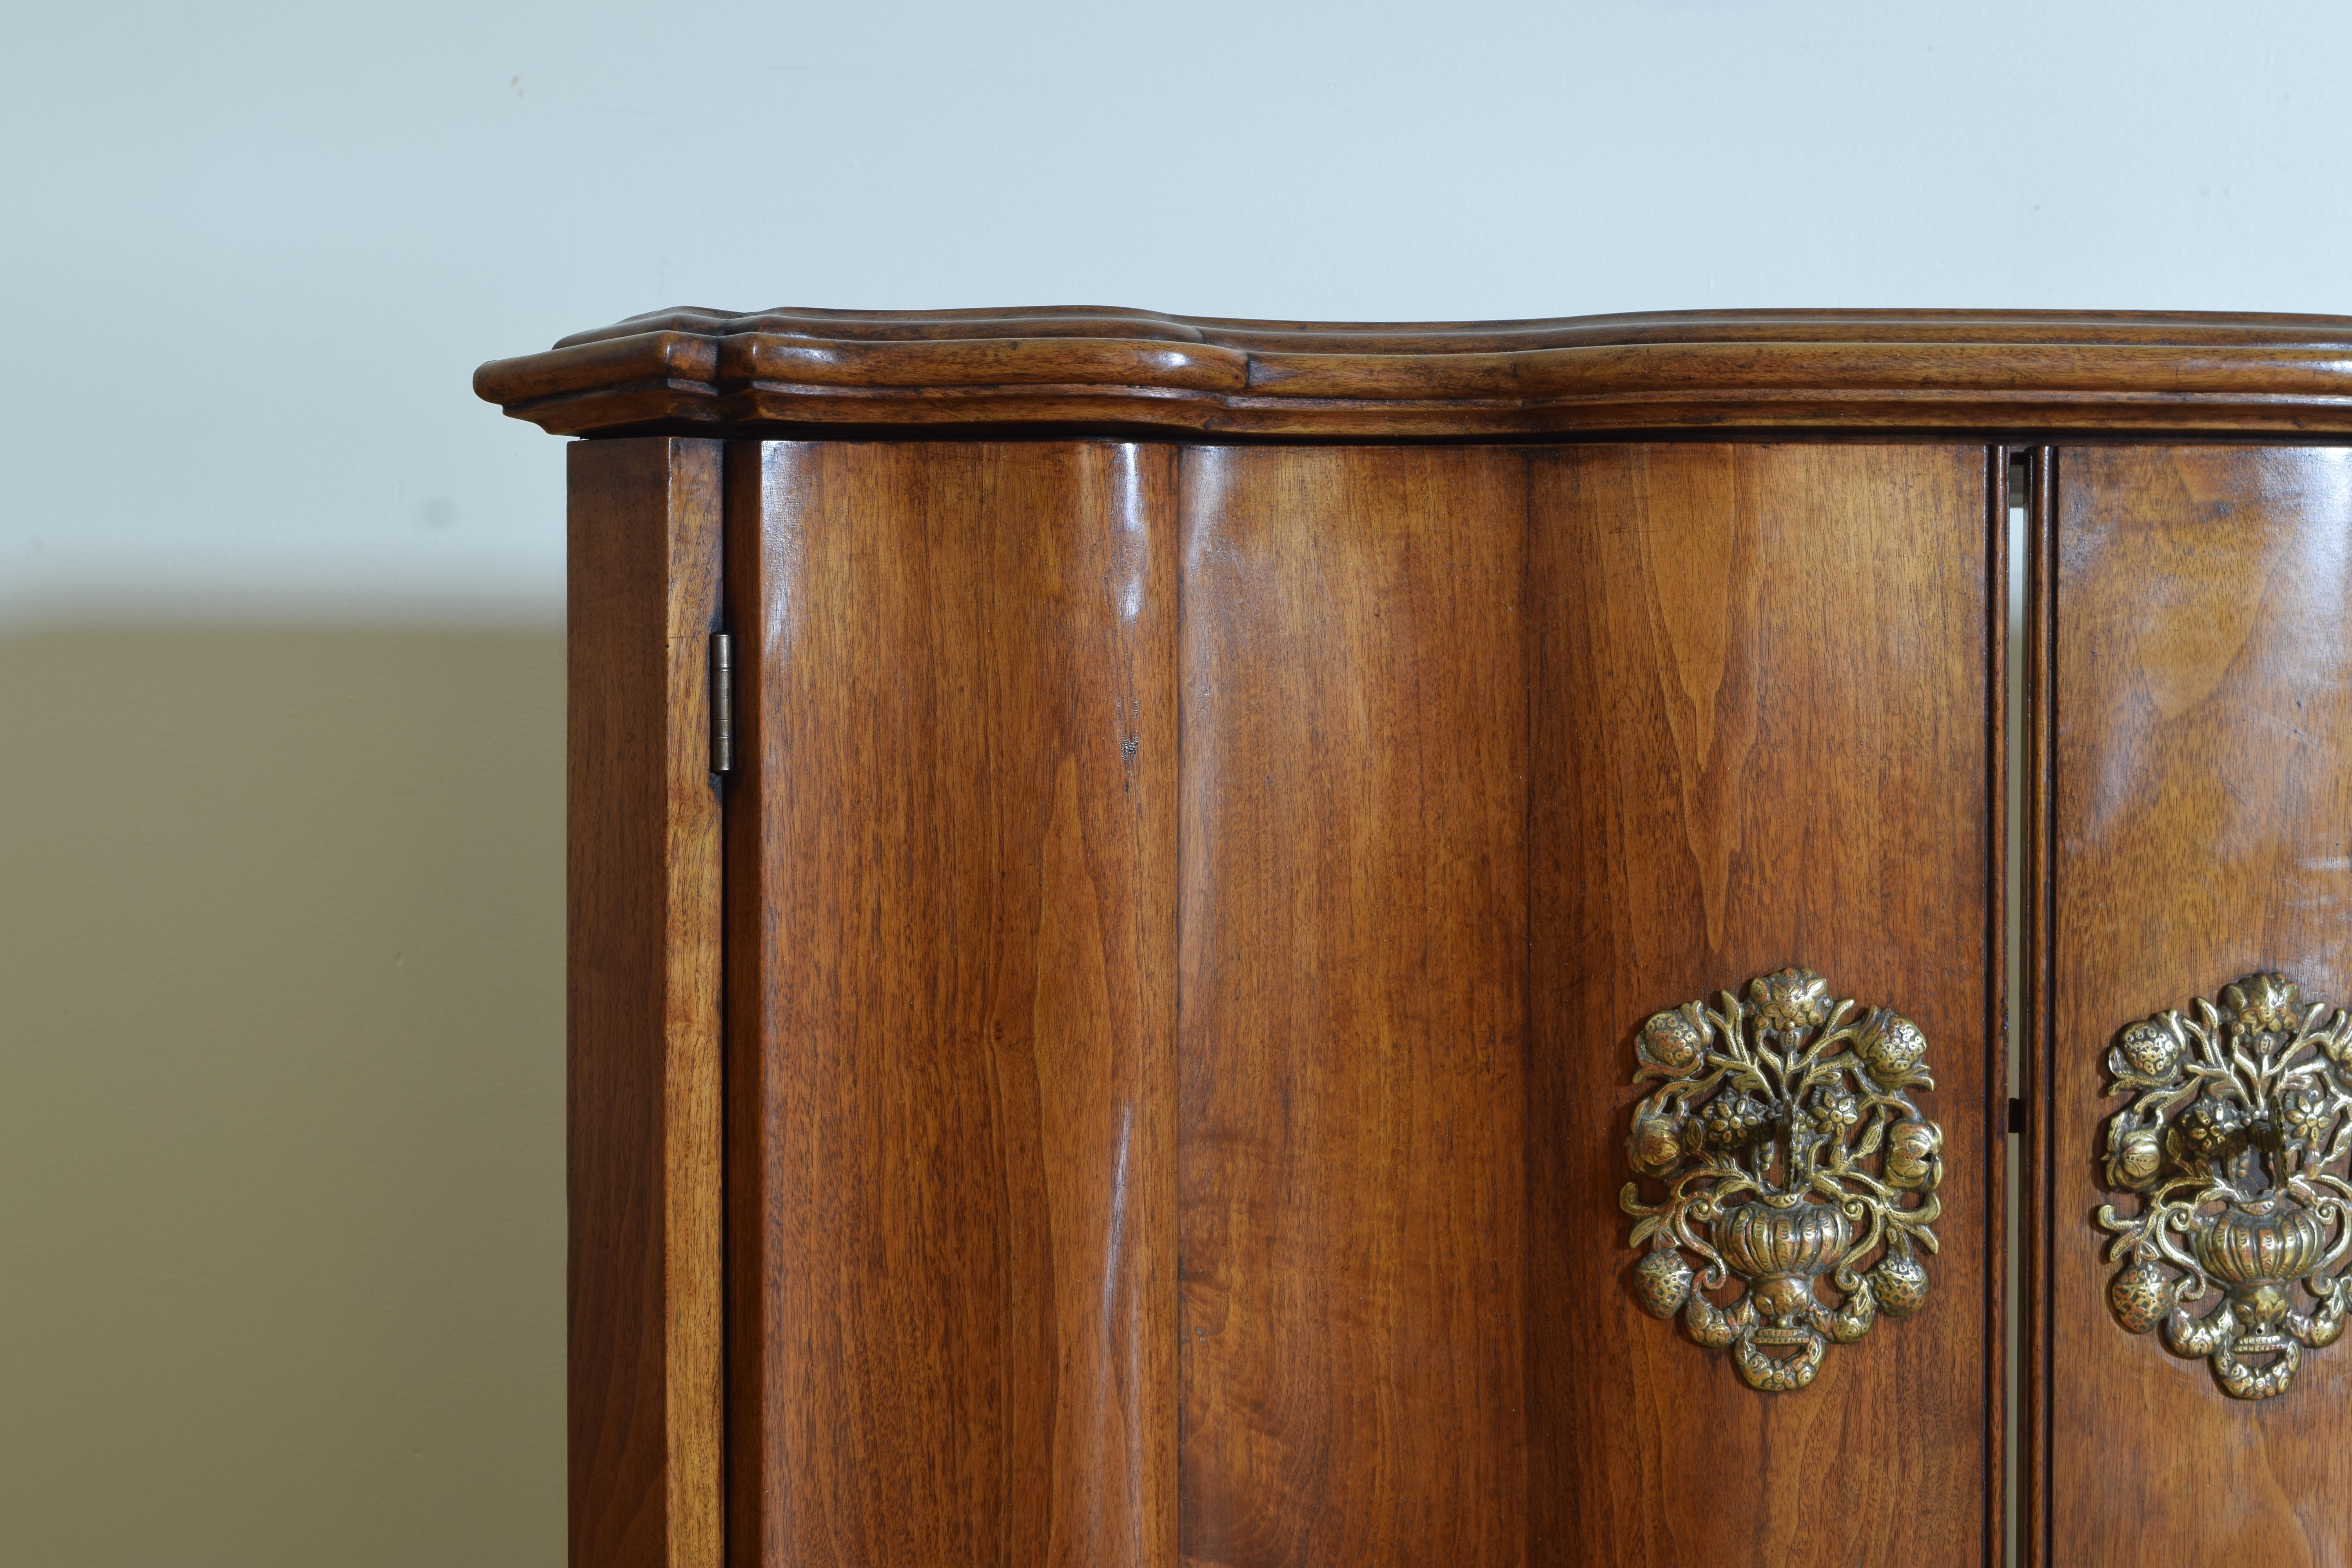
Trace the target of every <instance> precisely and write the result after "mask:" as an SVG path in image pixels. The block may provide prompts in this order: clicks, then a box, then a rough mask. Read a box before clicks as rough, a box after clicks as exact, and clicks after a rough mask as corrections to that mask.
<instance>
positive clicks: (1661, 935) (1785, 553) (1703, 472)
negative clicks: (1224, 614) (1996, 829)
mask: <svg viewBox="0 0 2352 1568" xmlns="http://www.w3.org/2000/svg"><path fill="white" fill-rule="evenodd" d="M1534 463H1535V467H1534V475H1533V481H1532V483H1533V494H1532V518H1533V521H1532V528H1531V535H1530V542H1529V547H1528V548H1529V592H1528V616H1529V620H1530V629H1529V646H1530V650H1531V658H1530V665H1531V672H1532V683H1531V690H1532V696H1531V699H1530V701H1531V721H1532V742H1531V752H1530V754H1531V769H1532V786H1531V790H1532V802H1533V805H1532V815H1531V823H1530V827H1529V858H1530V861H1531V865H1532V878H1531V888H1532V897H1531V915H1530V920H1531V926H1532V931H1531V935H1532V959H1531V970H1532V973H1531V1004H1530V1012H1529V1019H1530V1029H1529V1036H1530V1050H1529V1056H1528V1150H1529V1155H1528V1210H1529V1215H1528V1358H1529V1376H1528V1419H1529V1422H1530V1426H1531V1435H1530V1459H1529V1468H1530V1489H1529V1496H1530V1503H1529V1507H1530V1511H1531V1519H1530V1525H1531V1531H1530V1541H1531V1543H1532V1551H1531V1553H1530V1555H1531V1559H1532V1560H1533V1561H1534V1562H1537V1563H1557V1564H1569V1563H1580V1564H1617V1563H1706V1564H1711V1565H1724V1564H1735V1563H1737V1564H1749V1563H1753V1564H1759V1565H1763V1564H1778V1563H1906V1564H1914V1565H1918V1568H1926V1565H1927V1564H1953V1565H1957V1564H1960V1563H1969V1564H1976V1563H1982V1562H1984V1561H1985V1560H1986V1555H1987V1552H1988V1550H1989V1549H1991V1550H1997V1548H1990V1543H1989V1542H1988V1539H1987V1535H1986V1528H1985V1521H1986V1518H1987V1511H1988V1510H1987V1506H1986V1503H1987V1499H1986V1474H1985V1465H1986V1462H1987V1458H1988V1455H1989V1448H1988V1444H1987V1436H1986V1434H1987V1429H1988V1424H1989V1422H1990V1420H1992V1419H1996V1418H1997V1413H1996V1412H1994V1411H1992V1410H1990V1409H1989V1408H1988V1405H1989V1391H1988V1380H1987V1368H1986V1363H1985V1358H1986V1357H1987V1355H1988V1354H1989V1353H1990V1349H1991V1342H1990V1331H1991V1325H1992V1323H1993V1321H1994V1316H1993V1308H1994V1303H1992V1302H1991V1300H1990V1299H1989V1290H1988V1287H1989V1283H1990V1282H1989V1279H1988V1276H1987V1268H1986V1264H1985V1258H1986V1248H1987V1244H1988V1241H1989V1239H1990V1238H1989V1237H1987V1234H1986V1227H1987V1226H1988V1225H1989V1224H1990V1223H1991V1216H1990V1215H1989V1212H1988V1209H1989V1198H1990V1188H1989V1187H1988V1184H1987V1173H1986V1172H1985V1170H1984V1169H1983V1167H1982V1163H1981V1151H1982V1150H1983V1149H1984V1148H1985V1147H1986V1144H1987V1142H1988V1131H1987V1127H1986V1120H1985V1119H1986V1115H1987V1112H1988V1109H1989V1106H1990V1103H1991V1100H1990V1095H1991V1094H1992V1093H1993V1092H1995V1091H1994V1090H1993V1089H1990V1086H1988V1084H1987V1082H1986V1074H1985V1062H1986V1060H1987V1055H1988V1053H1987V1050H1986V1045H1987V1040H1986V1028H1987V1021H1988V1018H1989V1016H1990V1001H1991V998H1992V996H1993V995H1994V994H1995V993H1994V986H1995V984H1996V983H1997V982H1996V970H1997V966H1998V963H1999V959H1998V955H1997V954H1996V953H1995V952H1991V951H1989V948H1988V942H1987V932H1988V929H1989V927H1988V921H1987V911H1988V900H1989V899H1990V896H1991V894H1990V886H1989V884H1990V878H1991V874H1992V862H1991V856H1990V840H1989V823H1990V800H1989V799H1988V776H1989V761H1990V757H1989V747H1988V718H1989V713H1988V706H1989V695H1988V693H1989V669H1990V664H1989V660H1990V648H1989V647H1988V646H1987V637H1988V627H1989V626H1990V618H1989V606H1988V595H1989V593H1990V588H1991V565H1992V562H1993V556H1992V554H1991V553H1990V552H1991V550H1992V548H1993V546H1992V543H1991V541H1990V538H1989V537H1988V533H1989V530H1988V490H1987V459H1986V453H1985V449H1984V448H1983V447H1975V446H1969V447H1961V446H1924V445H1922V446H1884V447H1879V446H1863V445H1835V446H1829V445H1824V446H1764V445H1741V446H1729V445H1722V446H1717V445H1699V444H1674V445H1647V446H1643V445H1628V446H1618V447H1563V448H1558V449H1554V450H1550V451H1547V452H1544V453H1541V454H1538V456H1537V457H1536V458H1535V459H1534ZM1790 964H1795V965H1800V966H1803V967H1806V968H1810V969H1812V970H1814V971H1816V972H1818V973H1821V974H1822V975H1824V976H1826V977H1827V978H1828V980H1829V982H1830V984H1831V986H1832V995H1834V996H1837V997H1854V998H1858V999H1860V1000H1861V1001H1863V1002H1864V1003H1865V1004H1870V1003H1877V1004H1883V1005H1888V1006H1892V1007H1895V1009H1897V1010H1898V1011H1900V1012H1902V1013H1903V1014H1905V1015H1906V1016H1909V1017H1911V1018H1912V1019H1914V1020H1916V1022H1917V1023H1918V1024H1919V1026H1921V1028H1922V1029H1923V1030H1924V1031H1925V1032H1926V1035H1927V1043H1928V1049H1927V1061H1928V1063H1929V1065H1930V1067H1931V1068H1932V1069H1933V1071H1934V1076H1935V1082H1936V1088H1935V1089H1934V1090H1933V1091H1931V1092H1928V1093H1926V1094H1925V1095H1924V1096H1923V1098H1922V1100H1921V1110H1923V1111H1924V1112H1925V1113H1926V1114H1927V1116H1929V1117H1930V1118H1932V1119H1933V1120H1935V1121H1937V1122H1939V1123H1940V1124H1941V1125H1942V1127H1943V1130H1944V1135H1945V1136H1944V1151H1945V1154H1944V1159H1945V1175H1944V1179H1943V1185H1942V1190H1941V1194H1940V1195H1941V1199H1942V1205H1943V1212H1942V1215H1941V1217H1940V1218H1939V1219H1937V1221H1936V1223H1935V1231H1936V1234H1937V1237H1938V1238H1939V1240H1940V1242H1941V1247H1940V1249H1939V1250H1938V1251H1937V1252H1936V1253H1935V1254H1934V1255H1933V1256H1930V1257H1927V1258H1925V1261H1926V1263H1927V1270H1928V1277H1929V1282H1930V1283H1929V1294H1928V1297H1927V1302H1926V1304H1925V1306H1924V1307H1923V1308H1922V1309H1921V1310H1919V1311H1918V1313H1917V1314H1916V1316H1914V1317H1911V1318H1908V1319H1905V1320H1902V1321H1894V1320H1891V1319H1887V1318H1881V1319H1880V1321H1878V1323H1877V1324H1876V1326H1875V1327H1874V1328H1873V1329H1872V1331H1870V1333H1869V1334H1868V1336H1867V1337H1866V1338H1864V1339H1863V1340H1861V1341H1860V1342H1856V1343H1853V1344H1845V1345H1832V1347H1830V1349H1829V1351H1828V1353H1827V1355H1826V1358H1825V1360H1824V1362H1823V1363H1822V1369H1821V1371H1820V1373H1819V1375H1818V1377H1817V1378H1816V1380H1815V1381H1814V1382H1813V1384H1811V1386H1810V1387H1808V1388H1804V1389H1801V1390H1798V1391H1794V1392H1790V1393H1783V1394H1764V1393H1759V1392H1756V1391H1753V1390H1751V1389H1749V1388H1748V1387H1747V1386H1745V1385H1744V1384H1742V1383H1741V1382H1740V1380H1739V1378H1738V1375H1736V1373H1735V1371H1734V1368H1733V1367H1732V1365H1731V1364H1730V1363H1729V1358H1728V1355H1727V1352H1721V1351H1709V1350H1705V1349H1702V1348H1700V1347H1699V1346H1698V1345H1696V1344H1695V1343H1694V1342H1692V1341H1691V1340H1690V1339H1689V1338H1688V1337H1687V1336H1686V1335H1685V1332H1684V1331H1683V1328H1682V1326H1681V1324H1680V1322H1679V1321H1664V1322H1662V1321H1657V1320H1655V1319H1653V1318H1651V1317H1649V1316H1647V1315H1646V1314H1645V1313H1644V1312H1643V1310H1641V1309H1640V1307H1639V1306H1638V1305H1637V1304H1636V1302H1635V1300H1634V1297H1633V1290H1632V1279H1631V1273H1632V1269H1633V1265H1634V1263H1635V1262H1636V1261H1637V1260H1638V1259H1639V1258H1640V1257H1641V1256H1642V1253H1641V1252H1640V1251H1637V1250H1636V1249H1634V1248H1633V1247H1631V1246H1629V1245H1628V1231H1629V1226H1630V1225H1631V1223H1632V1222H1631V1220H1630V1219H1629V1218H1628V1217H1627V1216H1626V1215H1623V1214H1622V1213H1621V1212H1620V1211H1619V1208H1618V1194H1619V1190H1620V1189H1621V1188H1622V1186H1624V1185H1625V1184H1626V1183H1627V1182H1628V1181H1629V1180H1630V1178H1631V1176H1632V1173H1631V1171H1630V1170H1629V1169H1628V1166H1627V1161H1626V1144H1627V1133H1628V1131H1629V1130H1630V1126H1631V1115H1632V1110H1633V1105H1634V1103H1635V1102H1636V1101H1637V1100H1639V1099H1640V1098H1641V1097H1642V1095H1643V1092H1645V1090H1646V1089H1649V1088H1652V1087H1654V1083H1644V1084H1643V1085H1638V1086H1637V1085H1636V1084H1634V1083H1633V1069H1634V1067H1635V1058H1634V1053H1633V1038H1634V1034H1635V1031H1636V1030H1637V1029H1639V1028H1640V1026H1641V1025H1642V1023H1643V1020H1644V1019H1646V1018H1647V1017H1649V1016H1651V1015H1652V1014H1654V1013H1656V1012H1658V1011H1660V1010H1662V1009H1666V1008H1671V1007H1674V1006H1676V1005H1679V1004H1681V1003H1684V1002H1686V1001H1691V1000H1695V999H1702V998H1706V999H1711V998H1713V997H1714V996H1715V994H1717V993H1718V992H1720V991H1722V990H1725V989H1734V988H1737V989H1743V990H1744V988H1745V987H1746V985H1747V983H1748V980H1749V979H1750V978H1751V977H1754V976H1757V975H1761V974H1765V973H1770V972H1772V971H1775V970H1778V969H1780V967H1782V966H1784V965H1790ZM1663 1190H1664V1189H1663V1188H1659V1187H1657V1186H1656V1185H1655V1184H1648V1188H1647V1195H1648V1197H1649V1199H1650V1201H1652V1202H1656V1201H1657V1200H1658V1198H1659V1197H1660V1195H1661V1194H1663Z"/></svg>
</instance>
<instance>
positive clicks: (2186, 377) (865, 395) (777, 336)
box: [474, 309, 2352, 438]
mask: <svg viewBox="0 0 2352 1568" xmlns="http://www.w3.org/2000/svg"><path fill="white" fill-rule="evenodd" d="M474 385H475V390H476V391H477V393H478V394H479V395H481V396H483V397H485V398H487V399H488V400H489V401H491V402H493V403H497V404H499V405H502V406H503V407H504V408H505V409H506V410H507V412H508V413H509V414H511V415H513V416H516V417H518V418H522V419H529V420H530V421H532V422H534V423H536V424H539V425H541V426H544V427H545V428H547V429H550V430H553V431H558V432H562V433H565V434H612V433H618V432H625V431H630V430H640V429H652V428H656V427H670V426H676V427H677V428H679V429H681V430H696V431H700V432H707V433H710V434H730V435H731V434H745V433H759V432H767V433H782V432H797V433H814V432H817V431H821V430H823V429H824V428H826V427H840V426H877V427H902V428H903V427H909V426H913V427H920V426H961V427H964V428H965V429H966V430H967V432H968V431H969V430H970V429H971V427H972V426H990V425H997V426H1039V425H1045V426H1087V427H1093V428H1101V429H1110V428H1127V429H1135V430H1159V431H1163V432H1164V431H1202V432H1212V433H1237V434H1240V433H1245V434H1255V435H1261V436H1316V437H1403V436H1415V437H1456V438H1459V437H1480V436H1508V435H1519V436H1527V435H1545V434H1555V433H1559V434H1564V433H1570V432H1577V431H1627V430H1668V429H1675V428H1689V427H1693V426H1698V427H1709V428H1711V427H1717V426H1755V427H1770V426H1784V427H1800V426H1802V427H1814V428H1841V429H1870V428H1885V427H1898V428H1904V429H1913V430H1918V429H1930V428H1943V429H1950V428H1963V429H1970V430H1983V429H1992V428H2015V429H2042V430H2053V431H2065V430H2147V429H2166V430H2179V431H2215V432H2220V431H2279V430H2286V431H2299V430H2337V431H2340V430H2347V429H2352V319H2347V318H2344V317H2336V316H2288V315H2234V316H2233V315H2220V314H2200V313H2194V312H2171V313H2152V312H2151V313H2134V312H2121V311H2109V312H2061V311H1960V310H1910V311H1903V310H1895V311H1865V310H1748V311H1731V310H1721V311H1682V312H1665V313H1659V314H1654V315H1622V316H1594V317H1585V318H1565V319H1561V320H1556V321H1459V322H1429V323H1418V324H1412V323H1406V324H1375V323H1346V322H1293V321H1229V320H1223V319H1215V318H1208V317H1187V316H1164V315H1159V314H1155V313H1153V312H1151V311H1147V310H1100V309H1070V310H1052V309H1042V310H949V311H869V312H855V311H842V310H768V311H761V312H757V313H753V314H750V315H729V314H727V313H724V312H720V311H713V310H667V311H656V312H653V313H651V314H649V315H646V316H639V317H633V318H631V319H630V320H628V321H622V322H619V323H617V324H615V325H614V326H612V327H607V328H602V329H598V330H597V331H590V332H583V333H579V334H576V335H575V336H572V337H570V338H566V339H564V340H563V341H562V342H560V343H558V344H557V345H556V346H555V347H554V348H552V349H550V350H548V351H546V352H545V353H536V354H526V355H523V356H521V357H520V358H515V359H508V360H498V361H493V362H492V363H488V364H486V365H483V366H482V367H481V368H480V370H478V372H477V373H476V374H475V380H474Z"/></svg>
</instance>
